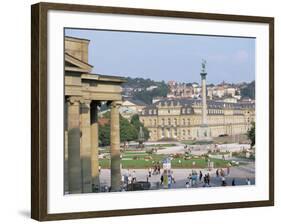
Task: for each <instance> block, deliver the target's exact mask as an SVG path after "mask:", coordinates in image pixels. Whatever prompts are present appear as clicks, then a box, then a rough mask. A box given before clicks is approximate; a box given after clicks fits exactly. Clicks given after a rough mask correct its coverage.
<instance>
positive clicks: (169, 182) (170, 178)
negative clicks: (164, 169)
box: [168, 175, 172, 189]
mask: <svg viewBox="0 0 281 224" xmlns="http://www.w3.org/2000/svg"><path fill="white" fill-rule="evenodd" d="M171 187H172V176H171V175H168V188H169V189H170V188H171Z"/></svg>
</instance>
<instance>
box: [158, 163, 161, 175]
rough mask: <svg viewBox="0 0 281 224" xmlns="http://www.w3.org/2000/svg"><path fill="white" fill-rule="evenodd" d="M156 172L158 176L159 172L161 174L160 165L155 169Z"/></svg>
mask: <svg viewBox="0 0 281 224" xmlns="http://www.w3.org/2000/svg"><path fill="white" fill-rule="evenodd" d="M157 171H158V174H160V172H161V168H160V165H158V167H157Z"/></svg>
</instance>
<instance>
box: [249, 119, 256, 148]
mask: <svg viewBox="0 0 281 224" xmlns="http://www.w3.org/2000/svg"><path fill="white" fill-rule="evenodd" d="M247 136H248V138H249V139H250V141H251V146H252V147H253V146H254V145H255V144H256V123H255V122H252V127H251V129H250V130H249V131H248V133H247Z"/></svg>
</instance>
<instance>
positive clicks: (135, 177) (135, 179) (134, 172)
mask: <svg viewBox="0 0 281 224" xmlns="http://www.w3.org/2000/svg"><path fill="white" fill-rule="evenodd" d="M132 177H133V179H132V181H133V183H134V182H136V181H137V176H136V171H135V170H134V171H133V175H132Z"/></svg>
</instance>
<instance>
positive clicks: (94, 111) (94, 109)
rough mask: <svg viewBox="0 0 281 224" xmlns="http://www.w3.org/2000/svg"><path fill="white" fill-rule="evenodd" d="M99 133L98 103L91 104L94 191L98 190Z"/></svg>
mask: <svg viewBox="0 0 281 224" xmlns="http://www.w3.org/2000/svg"><path fill="white" fill-rule="evenodd" d="M98 147H99V132H98V103H97V102H96V101H92V102H91V154H92V156H91V164H92V171H91V173H92V183H93V188H94V190H97V191H98V190H99V187H100V181H99V157H98V156H99V149H98Z"/></svg>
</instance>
